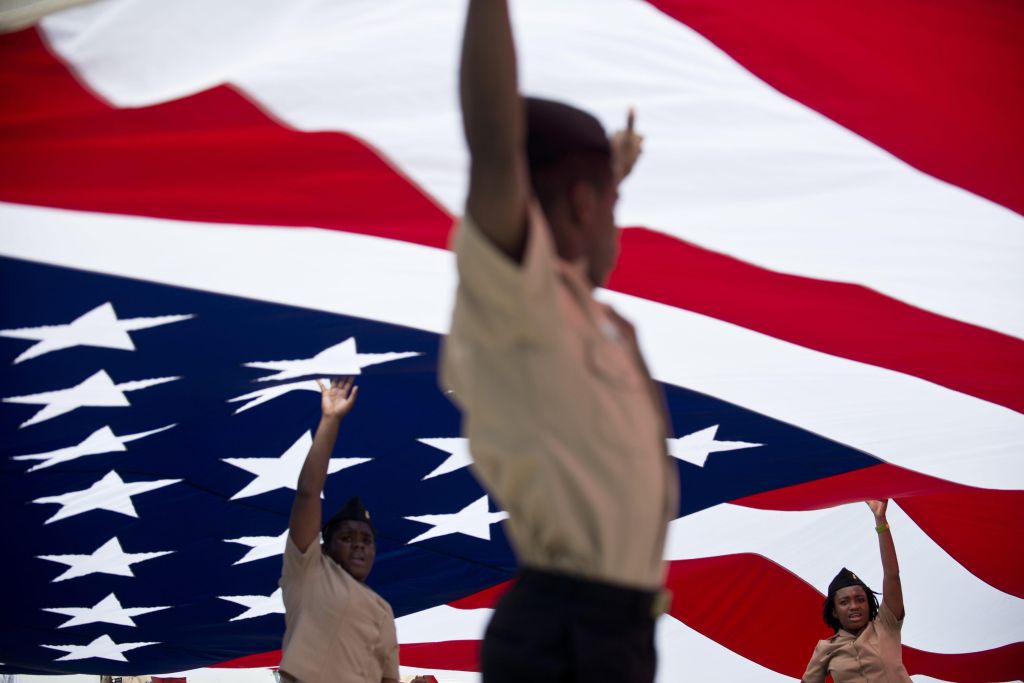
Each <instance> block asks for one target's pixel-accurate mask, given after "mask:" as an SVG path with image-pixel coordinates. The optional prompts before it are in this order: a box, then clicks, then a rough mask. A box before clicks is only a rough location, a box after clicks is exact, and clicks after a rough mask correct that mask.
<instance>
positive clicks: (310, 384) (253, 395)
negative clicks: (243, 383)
mask: <svg viewBox="0 0 1024 683" xmlns="http://www.w3.org/2000/svg"><path fill="white" fill-rule="evenodd" d="M329 381H330V380H324V383H325V384H326V383H327V382H329ZM300 390H301V391H315V392H317V393H320V387H319V386H318V385H317V383H316V380H315V379H309V380H303V381H301V382H290V383H288V384H278V385H276V386H272V387H264V388H262V389H257V390H256V391H250V392H249V393H248V394H242V395H241V396H235V397H234V398H229V399H228V403H237V402H238V401H246V400H248V399H252V400H249V402H248V403H246V404H245V405H243V406H242V407H241V408H239V409H238V410H236V411H235V415H238V413H241V412H243V411H246V410H249V408H255V407H256V406H258V405H260V404H261V403H266V402H267V401H273V400H274V399H275V398H278V397H279V396H284V395H285V394H287V393H289V392H292V391H300Z"/></svg>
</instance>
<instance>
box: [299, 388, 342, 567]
mask: <svg viewBox="0 0 1024 683" xmlns="http://www.w3.org/2000/svg"><path fill="white" fill-rule="evenodd" d="M317 384H319V385H320V410H321V415H320V424H319V426H318V427H317V428H316V436H314V437H313V445H312V446H310V447H309V453H308V454H307V455H306V461H305V462H304V463H303V464H302V470H301V471H300V472H299V483H298V486H297V487H296V489H295V502H293V503H292V514H291V517H290V518H289V520H288V533H289V535H290V536H291V537H292V542H294V543H295V545H296V547H298V548H299V550H301V551H302V552H305V551H306V550H307V549H308V548H309V546H310V544H311V543H313V542H314V541H316V537H317V534H319V533H320V521H321V517H320V494H321V493H322V492H323V490H324V482H326V481H327V463H328V462H329V461H330V459H331V451H333V450H334V442H335V441H337V439H338V426H339V425H340V424H341V420H342V419H343V418H344V417H345V416H346V415H348V412H349V411H350V410H352V405H353V404H354V403H355V401H356V394H358V393H359V387H357V386H355V385H354V384H353V383H352V378H351V377H348V378H346V379H344V380H339V379H334V380H331V385H330V386H329V387H328V386H325V385H324V383H323V382H321V381H320V380H317Z"/></svg>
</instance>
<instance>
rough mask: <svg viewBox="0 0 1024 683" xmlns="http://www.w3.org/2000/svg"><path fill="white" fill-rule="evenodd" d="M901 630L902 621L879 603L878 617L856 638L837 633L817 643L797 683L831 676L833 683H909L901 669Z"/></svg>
mask: <svg viewBox="0 0 1024 683" xmlns="http://www.w3.org/2000/svg"><path fill="white" fill-rule="evenodd" d="M902 628H903V620H902V619H897V618H896V615H894V614H893V613H892V611H891V610H890V609H889V606H888V605H886V604H885V601H883V602H882V604H881V606H880V607H879V608H878V616H877V617H875V619H874V620H873V621H872V622H871V623H869V624H868V625H867V626H865V627H864V630H863V631H861V632H860V635H859V636H854V635H853V634H852V633H849V632H847V631H844V630H843V629H839V632H838V633H836V634H835V635H834V636H832V637H831V638H829V639H828V640H819V641H818V646H817V647H815V648H814V654H813V655H812V656H811V661H810V663H809V664H808V665H807V671H805V672H804V675H803V678H801V679H800V680H801V681H802V683H822V681H824V680H825V675H826V674H832V680H833V681H835V683H911V680H910V675H909V674H907V670H906V669H905V668H903V653H902V650H901V642H900V630H901V629H902Z"/></svg>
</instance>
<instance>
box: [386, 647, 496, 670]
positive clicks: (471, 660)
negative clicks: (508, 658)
mask: <svg viewBox="0 0 1024 683" xmlns="http://www.w3.org/2000/svg"><path fill="white" fill-rule="evenodd" d="M480 642H481V641H479V640H447V641H444V642H440V643H409V644H405V645H400V646H399V648H398V659H399V661H401V662H402V666H415V667H418V668H420V669H445V670H447V671H479V670H480Z"/></svg>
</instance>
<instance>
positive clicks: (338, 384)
mask: <svg viewBox="0 0 1024 683" xmlns="http://www.w3.org/2000/svg"><path fill="white" fill-rule="evenodd" d="M316 383H317V385H318V386H319V387H320V410H321V411H322V412H323V416H324V417H329V418H334V419H336V420H341V419H342V418H343V417H345V416H346V415H348V413H349V411H350V410H352V406H353V405H355V402H356V396H357V395H358V394H359V387H357V386H356V385H355V381H354V380H353V379H352V378H351V377H345V378H335V379H332V380H331V384H330V386H327V385H325V384H324V383H323V380H319V379H318V380H317V381H316Z"/></svg>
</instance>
